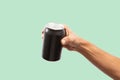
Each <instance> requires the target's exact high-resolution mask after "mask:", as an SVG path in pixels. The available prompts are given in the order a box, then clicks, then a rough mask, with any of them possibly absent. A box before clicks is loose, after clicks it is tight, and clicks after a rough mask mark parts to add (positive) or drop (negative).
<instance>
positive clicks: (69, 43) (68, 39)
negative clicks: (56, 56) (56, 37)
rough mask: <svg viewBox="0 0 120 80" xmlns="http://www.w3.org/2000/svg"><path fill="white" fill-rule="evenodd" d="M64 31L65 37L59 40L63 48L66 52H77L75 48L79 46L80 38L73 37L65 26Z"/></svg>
mask: <svg viewBox="0 0 120 80" xmlns="http://www.w3.org/2000/svg"><path fill="white" fill-rule="evenodd" d="M64 28H65V31H66V36H65V37H64V38H63V39H62V40H61V43H62V45H63V47H65V48H67V49H68V50H73V51H77V48H78V47H79V45H80V41H79V40H80V38H79V37H78V36H77V35H75V34H74V33H73V32H72V31H71V30H70V29H69V28H68V27H67V26H66V25H65V26H64Z"/></svg>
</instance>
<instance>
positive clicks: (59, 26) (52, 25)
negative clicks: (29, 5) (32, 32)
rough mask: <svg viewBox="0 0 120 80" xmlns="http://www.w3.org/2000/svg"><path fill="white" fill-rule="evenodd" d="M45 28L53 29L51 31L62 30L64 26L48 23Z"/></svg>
mask: <svg viewBox="0 0 120 80" xmlns="http://www.w3.org/2000/svg"><path fill="white" fill-rule="evenodd" d="M45 27H47V28H50V29H53V30H63V29H64V25H62V24H56V23H48V24H47V25H46V26H45Z"/></svg>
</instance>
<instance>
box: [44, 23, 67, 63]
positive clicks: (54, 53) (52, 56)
mask: <svg viewBox="0 0 120 80" xmlns="http://www.w3.org/2000/svg"><path fill="white" fill-rule="evenodd" d="M64 36H65V30H64V26H63V25H61V24H55V23H49V24H48V25H47V26H46V27H45V31H44V39H43V50H42V57H43V58H44V59H45V60H48V61H57V60H59V59H60V56H61V51H62V45H61V39H62V38H63V37H64Z"/></svg>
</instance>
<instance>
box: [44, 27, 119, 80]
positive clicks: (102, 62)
mask: <svg viewBox="0 0 120 80" xmlns="http://www.w3.org/2000/svg"><path fill="white" fill-rule="evenodd" d="M64 27H65V30H66V36H65V37H64V38H63V39H62V40H61V43H62V45H63V47H64V48H67V49H68V50H70V51H77V52H78V53H80V54H82V55H83V56H84V57H86V58H87V59H88V60H89V61H90V62H91V63H93V64H94V65H95V66H96V67H98V68H99V69H100V70H101V71H103V72H104V73H105V74H107V75H108V76H110V77H111V78H113V79H114V80H120V59H119V58H118V57H115V56H113V55H111V54H109V53H107V52H105V51H103V50H102V49H100V48H98V47H97V46H95V45H94V44H92V43H90V42H88V41H86V40H84V39H82V38H80V37H79V36H77V35H76V34H75V33H73V32H72V31H71V30H70V29H69V28H68V27H67V26H66V25H65V26H64ZM43 37H44V32H42V38H43Z"/></svg>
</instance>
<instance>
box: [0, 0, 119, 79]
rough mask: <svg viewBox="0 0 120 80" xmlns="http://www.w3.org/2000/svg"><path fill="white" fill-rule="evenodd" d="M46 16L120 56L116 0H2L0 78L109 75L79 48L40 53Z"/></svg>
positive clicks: (95, 77) (81, 77) (102, 77)
mask: <svg viewBox="0 0 120 80" xmlns="http://www.w3.org/2000/svg"><path fill="white" fill-rule="evenodd" d="M48 22H57V23H63V24H67V25H69V27H70V28H71V29H72V30H73V31H74V32H75V33H76V34H77V35H79V36H80V37H82V38H84V39H86V40H88V41H90V42H92V43H93V44H95V45H97V46H98V47H100V48H102V49H103V50H105V51H107V52H109V53H110V54H112V55H115V56H118V57H119V56H120V49H119V47H120V42H119V41H120V37H119V34H120V32H119V29H120V0H0V80H112V79H111V78H109V77H108V76H107V75H105V74H104V73H103V72H101V71H100V70H99V69H98V68H96V67H95V66H94V65H92V64H91V63H90V62H89V61H88V60H87V59H86V58H84V57H83V56H82V55H80V54H79V53H77V52H73V51H68V50H66V49H63V50H62V56H61V59H60V60H59V61H57V62H48V61H46V60H44V59H42V57H41V54H42V53H41V50H42V39H41V30H42V28H43V27H44V25H45V24H47V23H48ZM116 66H117V65H116Z"/></svg>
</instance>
